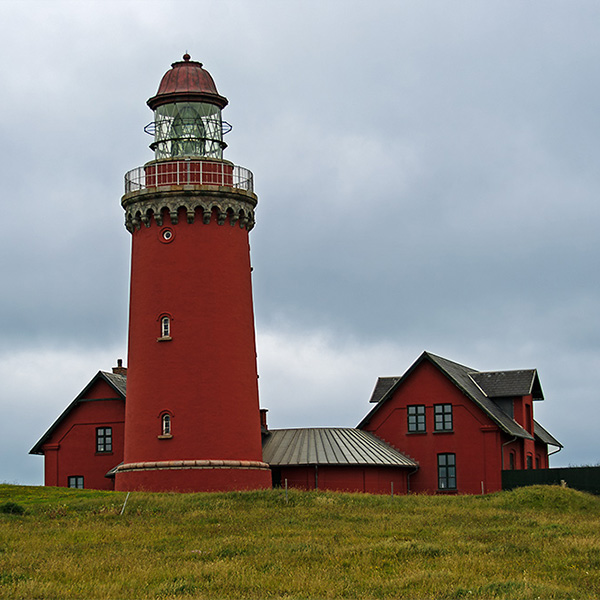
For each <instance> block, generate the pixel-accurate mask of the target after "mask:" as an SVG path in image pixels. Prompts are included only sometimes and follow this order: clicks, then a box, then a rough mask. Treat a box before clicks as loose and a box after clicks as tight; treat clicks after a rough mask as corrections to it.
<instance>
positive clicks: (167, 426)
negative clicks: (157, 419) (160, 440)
mask: <svg viewBox="0 0 600 600" xmlns="http://www.w3.org/2000/svg"><path fill="white" fill-rule="evenodd" d="M162 435H171V415H170V414H169V413H165V414H164V415H163V416H162Z"/></svg>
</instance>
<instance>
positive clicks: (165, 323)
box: [158, 314, 172, 342]
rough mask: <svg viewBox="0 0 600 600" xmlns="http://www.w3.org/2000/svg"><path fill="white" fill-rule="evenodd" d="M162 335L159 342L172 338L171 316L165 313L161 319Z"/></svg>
mask: <svg viewBox="0 0 600 600" xmlns="http://www.w3.org/2000/svg"><path fill="white" fill-rule="evenodd" d="M159 321H160V332H159V333H160V336H159V337H158V341H159V342H167V341H169V340H170V339H172V338H171V317H170V316H168V315H165V314H163V315H162V316H161V317H160V319H159Z"/></svg>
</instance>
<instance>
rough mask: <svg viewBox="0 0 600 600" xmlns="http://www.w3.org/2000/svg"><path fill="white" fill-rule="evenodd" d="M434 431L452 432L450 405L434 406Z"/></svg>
mask: <svg viewBox="0 0 600 600" xmlns="http://www.w3.org/2000/svg"><path fill="white" fill-rule="evenodd" d="M433 414H434V418H435V422H434V429H435V431H452V404H434V405H433Z"/></svg>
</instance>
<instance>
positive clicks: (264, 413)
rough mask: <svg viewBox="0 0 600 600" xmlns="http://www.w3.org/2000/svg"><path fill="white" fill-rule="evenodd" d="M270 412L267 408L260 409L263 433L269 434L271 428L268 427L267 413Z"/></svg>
mask: <svg viewBox="0 0 600 600" xmlns="http://www.w3.org/2000/svg"><path fill="white" fill-rule="evenodd" d="M268 412H269V410H268V409H267V408H261V409H260V429H261V431H262V433H267V432H268V431H269V428H268V427H267V413H268Z"/></svg>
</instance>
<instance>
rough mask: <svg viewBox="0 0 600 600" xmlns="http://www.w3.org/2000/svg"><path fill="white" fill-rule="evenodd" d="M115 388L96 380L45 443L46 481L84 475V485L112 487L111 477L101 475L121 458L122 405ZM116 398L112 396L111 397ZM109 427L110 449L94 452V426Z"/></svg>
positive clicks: (51, 482) (57, 481)
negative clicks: (84, 397)
mask: <svg viewBox="0 0 600 600" xmlns="http://www.w3.org/2000/svg"><path fill="white" fill-rule="evenodd" d="M115 396H116V394H115V391H114V390H113V389H112V388H111V387H110V386H109V385H108V384H107V383H106V382H104V381H98V382H96V384H95V385H94V386H93V387H92V389H91V390H90V391H89V393H88V394H87V395H86V399H97V400H95V401H91V402H90V401H85V400H83V401H81V402H80V404H78V405H77V406H76V407H75V408H74V409H73V410H71V412H70V413H69V414H68V415H67V417H66V418H65V419H64V420H63V421H62V422H61V423H60V424H59V425H58V427H57V428H56V430H55V431H54V432H53V434H52V437H51V439H50V440H49V441H48V442H47V443H46V444H44V446H43V448H42V450H43V451H44V470H45V475H44V477H45V482H44V483H45V485H50V486H62V487H66V486H67V485H68V477H69V476H73V475H78V476H83V477H84V487H86V488H93V489H100V490H112V489H113V488H114V479H109V478H107V477H105V476H104V475H105V474H106V473H107V472H108V471H110V469H112V468H113V467H115V466H116V465H118V464H119V463H120V462H121V460H122V459H123V436H124V417H125V407H124V402H123V400H122V399H120V398H119V399H116V398H115ZM110 398H115V399H110ZM97 427H112V444H113V451H112V452H107V453H97V452H96V428H97Z"/></svg>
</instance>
